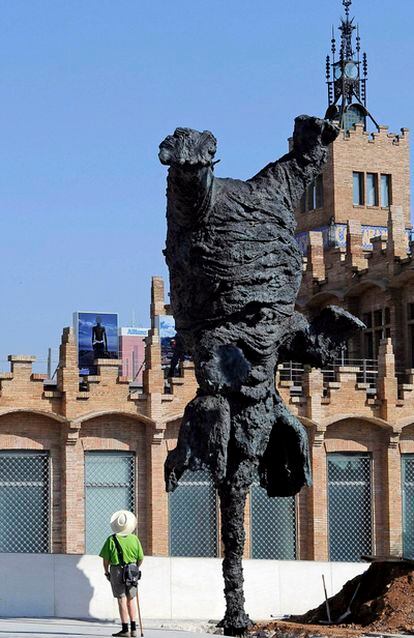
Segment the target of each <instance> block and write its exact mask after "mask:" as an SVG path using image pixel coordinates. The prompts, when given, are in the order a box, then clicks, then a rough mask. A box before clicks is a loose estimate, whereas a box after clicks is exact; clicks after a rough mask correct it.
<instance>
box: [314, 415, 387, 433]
mask: <svg viewBox="0 0 414 638" xmlns="http://www.w3.org/2000/svg"><path fill="white" fill-rule="evenodd" d="M352 420H354V421H358V422H362V423H364V422H365V423H367V424H370V425H376V426H378V427H380V428H384V429H385V430H389V431H392V429H393V427H392V425H390V424H389V423H388V422H387V421H384V419H379V418H378V417H375V416H368V415H366V414H355V413H352V412H349V413H344V414H335V416H332V417H329V418H327V419H324V420H323V421H322V424H321V425H322V426H323V429H327V428H329V427H331V426H332V425H336V424H338V423H341V422H342V421H352Z"/></svg>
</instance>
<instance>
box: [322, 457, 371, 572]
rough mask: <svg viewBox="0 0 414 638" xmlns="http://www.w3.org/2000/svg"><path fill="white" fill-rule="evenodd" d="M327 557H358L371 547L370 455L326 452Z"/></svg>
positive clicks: (345, 558) (334, 558)
mask: <svg viewBox="0 0 414 638" xmlns="http://www.w3.org/2000/svg"><path fill="white" fill-rule="evenodd" d="M328 521H329V558H330V560H333V561H359V560H361V556H362V555H364V554H371V553H372V551H373V538H372V506H371V458H370V456H369V455H368V454H351V453H350V454H336V453H332V454H328Z"/></svg>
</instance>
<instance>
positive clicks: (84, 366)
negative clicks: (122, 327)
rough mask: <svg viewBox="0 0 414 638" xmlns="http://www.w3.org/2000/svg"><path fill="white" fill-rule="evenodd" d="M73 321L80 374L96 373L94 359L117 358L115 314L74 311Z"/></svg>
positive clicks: (116, 317) (116, 322)
mask: <svg viewBox="0 0 414 638" xmlns="http://www.w3.org/2000/svg"><path fill="white" fill-rule="evenodd" d="M74 323H75V332H76V336H77V343H78V365H79V373H80V374H81V375H87V374H91V375H93V374H96V366H95V364H94V362H95V361H96V359H118V315H117V314H115V313H108V312H76V313H75V315H74Z"/></svg>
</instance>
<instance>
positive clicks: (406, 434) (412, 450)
mask: <svg viewBox="0 0 414 638" xmlns="http://www.w3.org/2000/svg"><path fill="white" fill-rule="evenodd" d="M400 427H401V434H400V451H401V454H414V418H413V417H408V418H407V419H405V420H404V421H403V422H402V423H401V422H400Z"/></svg>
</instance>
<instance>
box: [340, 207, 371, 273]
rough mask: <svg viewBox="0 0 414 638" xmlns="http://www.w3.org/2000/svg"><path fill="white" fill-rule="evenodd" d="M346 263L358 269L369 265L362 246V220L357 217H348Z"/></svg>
mask: <svg viewBox="0 0 414 638" xmlns="http://www.w3.org/2000/svg"><path fill="white" fill-rule="evenodd" d="M345 263H346V264H347V266H350V267H352V268H355V269H357V270H362V269H364V268H366V266H367V262H366V259H365V257H364V252H363V248H362V230H361V222H360V221H358V220H356V219H348V230H347V235H346V257H345Z"/></svg>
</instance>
